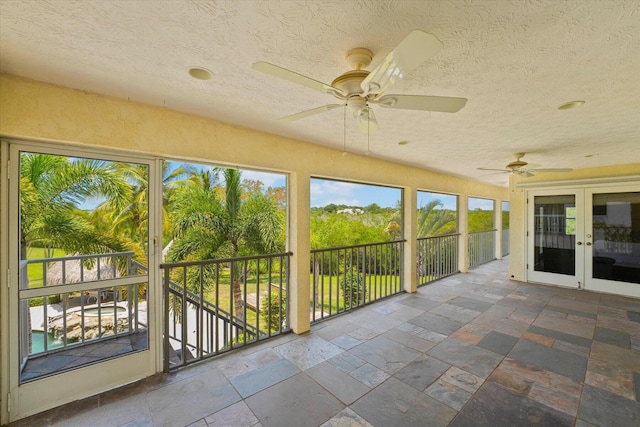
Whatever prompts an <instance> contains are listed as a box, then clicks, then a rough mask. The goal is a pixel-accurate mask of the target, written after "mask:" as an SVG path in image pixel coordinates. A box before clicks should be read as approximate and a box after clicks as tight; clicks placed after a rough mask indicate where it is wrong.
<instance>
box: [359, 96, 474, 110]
mask: <svg viewBox="0 0 640 427" xmlns="http://www.w3.org/2000/svg"><path fill="white" fill-rule="evenodd" d="M371 102H373V103H376V104H379V105H380V106H381V107H385V108H397V109H401V110H423V111H436V112H440V113H457V112H458V111H460V110H461V109H462V107H464V106H465V105H466V103H467V98H452V97H447V96H422V95H384V96H381V97H380V98H378V99H375V100H373V101H371Z"/></svg>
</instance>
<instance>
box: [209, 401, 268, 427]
mask: <svg viewBox="0 0 640 427" xmlns="http://www.w3.org/2000/svg"><path fill="white" fill-rule="evenodd" d="M204 421H205V423H206V424H205V425H206V426H208V427H229V426H247V427H251V426H256V425H258V424H259V423H260V422H259V421H258V419H257V418H256V416H255V415H254V414H253V412H251V409H249V407H248V406H247V404H246V403H245V402H244V401H241V402H238V403H234V404H233V405H231V406H228V407H226V408H224V409H222V410H220V411H218V412H216V413H214V414H211V415H209V416H208V417H206V418H205V419H204Z"/></svg>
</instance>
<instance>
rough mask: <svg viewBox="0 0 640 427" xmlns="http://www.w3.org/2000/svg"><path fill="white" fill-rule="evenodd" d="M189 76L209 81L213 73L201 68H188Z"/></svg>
mask: <svg viewBox="0 0 640 427" xmlns="http://www.w3.org/2000/svg"><path fill="white" fill-rule="evenodd" d="M189 75H190V76H191V77H193V78H194V79H198V80H209V79H210V78H211V77H213V73H212V72H211V71H209V70H207V69H206V68H202V67H191V68H189Z"/></svg>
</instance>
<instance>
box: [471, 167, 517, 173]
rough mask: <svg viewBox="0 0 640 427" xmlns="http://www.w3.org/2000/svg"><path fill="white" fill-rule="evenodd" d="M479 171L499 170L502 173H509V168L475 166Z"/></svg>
mask: <svg viewBox="0 0 640 427" xmlns="http://www.w3.org/2000/svg"><path fill="white" fill-rule="evenodd" d="M477 169H478V170H479V171H499V172H502V173H510V172H511V171H510V170H507V169H492V168H477Z"/></svg>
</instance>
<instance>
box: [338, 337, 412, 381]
mask: <svg viewBox="0 0 640 427" xmlns="http://www.w3.org/2000/svg"><path fill="white" fill-rule="evenodd" d="M349 352H350V353H351V354H354V355H355V356H358V357H359V358H361V359H363V360H366V361H367V362H369V363H371V364H372V365H374V366H376V367H378V368H380V369H382V370H383V371H385V372H388V373H389V374H393V373H394V372H396V371H399V370H400V369H402V368H404V367H405V366H406V365H407V364H408V363H409V362H411V361H412V360H414V359H416V358H417V357H419V356H420V355H421V353H420V352H417V351H415V350H412V349H410V348H408V347H405V346H403V345H402V344H399V343H397V342H395V341H391V340H389V339H387V338H385V337H383V336H379V337H376V338H373V339H372V340H370V341H367V342H365V343H363V344H360V345H359V346H356V347H354V348H352V349H351V350H349Z"/></svg>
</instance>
